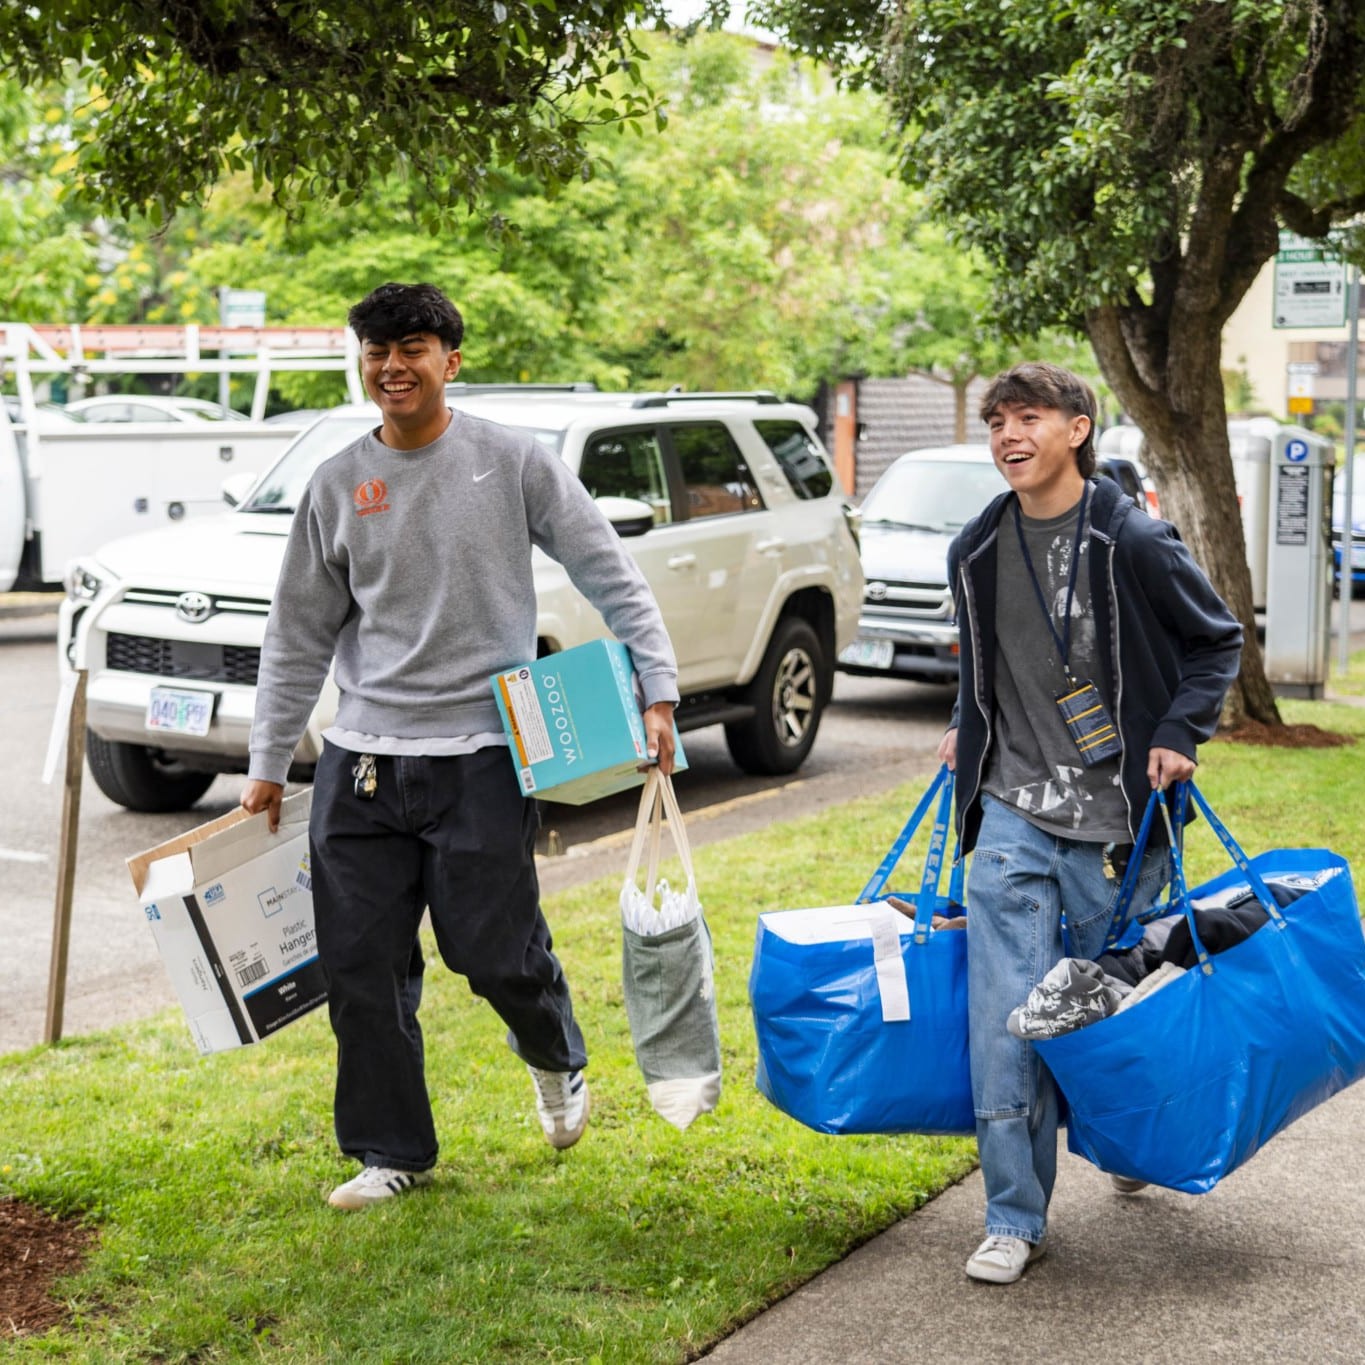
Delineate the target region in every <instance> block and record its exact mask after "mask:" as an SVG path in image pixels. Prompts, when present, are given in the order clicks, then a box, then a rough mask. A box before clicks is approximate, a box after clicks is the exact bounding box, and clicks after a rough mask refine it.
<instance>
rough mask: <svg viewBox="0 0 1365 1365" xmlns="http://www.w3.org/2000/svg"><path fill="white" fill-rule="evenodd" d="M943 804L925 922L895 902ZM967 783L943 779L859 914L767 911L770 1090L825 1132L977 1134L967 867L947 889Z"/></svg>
mask: <svg viewBox="0 0 1365 1365" xmlns="http://www.w3.org/2000/svg"><path fill="white" fill-rule="evenodd" d="M936 795H937V796H938V799H939V800H938V810H937V813H936V815H935V819H934V824H933V827H932V833H931V837H930V842H929V850H928V853H927V854H926V857H925V865H924V872H923V876H922V878H921V880H920V889H919V893H918V895H903V896H902V895H898V896H897V899H900V900H904V901H906V902H909V903H911V904H913V906H914V919H913V920H911V919H910V918H909V917H907V916H906V915H905V914H903V913H902V912H900V911H898V910H896V909H894V908H893V907H891V906H889V905H888V904H887V903H886V896H887V895H889V894H891V893H886V892H884V888H885V886H886V884H887V882H888V881H889V880H890V877H891V874H892V872H893V871H894V870H895V867H896V864H897V863H898V862H899V860H900V858H901V855H902V854H903V853H904V852H905V849H906V847H907V846H908V845H909V843H910V840H911V839H912V838H913V837H914V835H915V832H916V831H917V830H918V828H919V827H920V824H921V822H922V821H923V820H924V818H925V816H926V814H927V812H928V810H929V807H930V805H931V804H932V803H933V800H934V797H935V796H936ZM952 797H953V778H952V774H951V773H949V771H948V769H947V768H946V767H943V768H941V769H940V770H939V772H938V774H937V776H936V777H935V778H934V780H933V782H932V783H931V784H930V786H929V789H928V790H927V791H926V792H925V793H924V796H923V797H922V798H921V799H920V802H919V804H918V805H917V806H916V807H915V810H914V812H913V813H912V814H911V816H910V819H909V820H908V821H907V822H906V824H905V828H904V829H903V830H902V831H901V833H900V835H899V836H898V837H897V839H896V841H895V843H893V844H892V846H891V848H890V850H889V851H888V853H887V855H886V857H885V858H884V859H883V860H882V863H881V865H880V866H879V867H878V868H877V870H876V872H875V873H874V874H873V876H872V879H871V881H869V882H868V884H867V885H866V886H865V887H864V888H863V890H862V893H861V894H860V895H859V897H858V900H857V902H856V903H855V904H854V905H851V906H826V907H824V908H821V909H812V910H783V911H774V912H771V913H768V914H763V915H760V916H759V920H758V934H757V939H756V941H755V944H754V961H753V968H752V970H751V972H750V974H749V1000H750V1004H751V1005H752V1007H753V1017H754V1031H755V1033H756V1034H757V1036H758V1073H757V1077H756V1080H757V1084H758V1088H759V1090H760V1091H761V1092H762V1093H763V1094H764V1095H765V1096H766V1097H767V1098H768V1099H769V1100H771V1101H772V1103H773V1104H775V1105H776V1106H777V1107H778V1108H779V1109H780V1110H782V1112H783V1113H785V1114H789V1115H790V1116H791V1117H792V1118H794V1119H798V1120H799V1121H800V1122H802V1123H804V1124H805V1125H806V1126H807V1127H809V1128H814V1129H815V1130H816V1131H817V1132H821V1133H974V1132H975V1131H976V1120H975V1118H974V1116H973V1112H972V1086H971V1073H970V1071H969V1069H968V1060H967V935H966V933H964V932H963V931H962V930H961V929H939V930H934V929H933V928H932V927H931V923H930V922H931V920H932V917H933V916H934V915H935V914H948V915H950V916H955V915H960V914H962V913H963V911H962V870H961V866H960V864H959V863H958V861H957V860H956V859H954V866H953V872H952V876H951V877H950V879H949V888H948V895H947V897H946V898H945V897H942V896H940V895H939V892H938V884H939V880H940V878H941V875H942V870H943V852H944V848H945V847H946V845H947V840H948V821H949V818H950V813H951V808H952Z"/></svg>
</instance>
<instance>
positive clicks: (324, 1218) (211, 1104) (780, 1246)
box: [0, 703, 1365, 1365]
mask: <svg viewBox="0 0 1365 1365" xmlns="http://www.w3.org/2000/svg"><path fill="white" fill-rule="evenodd" d="M1284 711H1285V718H1286V719H1287V720H1290V721H1295V722H1312V723H1314V724H1317V725H1320V726H1322V727H1324V728H1327V729H1333V730H1340V731H1349V732H1350V733H1353V734H1356V735H1362V734H1365V708H1359V707H1351V706H1346V705H1331V704H1325V703H1290V704H1287V705H1286V706H1285V707H1284ZM1203 760H1204V761H1203V765H1202V767H1201V770H1200V779H1201V783H1202V785H1203V787H1204V790H1205V792H1206V795H1207V796H1208V797H1209V799H1210V800H1211V801H1212V803H1213V804H1214V807H1215V809H1217V810H1218V811H1219V812H1220V814H1221V815H1222V816H1223V817H1224V818H1225V820H1226V821H1227V823H1228V825H1229V827H1230V828H1231V829H1232V831H1233V833H1234V834H1236V835H1237V836H1238V837H1239V838H1240V839H1241V840H1242V842H1243V843H1244V844H1245V845H1246V846H1247V848H1248V850H1249V851H1252V852H1254V851H1256V850H1257V849H1259V848H1262V847H1266V846H1270V845H1274V844H1279V843H1283V844H1295V843H1307V844H1319V843H1321V844H1329V845H1331V846H1332V847H1333V848H1335V849H1336V850H1337V851H1338V852H1340V853H1342V854H1344V855H1346V856H1347V857H1348V858H1350V859H1351V860H1352V861H1353V862H1354V863H1355V864H1356V865H1357V866H1365V861H1362V859H1365V783H1363V782H1362V781H1361V772H1362V766H1363V765H1362V750H1361V748H1360V747H1359V746H1352V747H1347V748H1340V749H1329V750H1289V749H1278V748H1276V749H1262V748H1253V747H1250V746H1245V745H1240V744H1230V743H1225V742H1217V743H1214V744H1211V745H1209V746H1208V747H1207V748H1206V750H1205V751H1204V754H1203ZM930 775H931V774H930V772H928V771H927V770H926V771H924V772H919V773H914V772H907V773H906V784H905V786H903V787H902V788H901V789H900V790H898V791H897V792H895V793H893V794H892V795H891V796H890V797H887V798H878V799H875V800H874V799H866V800H861V801H855V802H853V803H851V804H849V805H846V806H842V807H838V808H835V809H832V810H829V811H826V812H824V813H822V814H821V815H819V816H816V817H810V818H806V819H803V820H800V821H796V822H794V823H792V824H788V825H774V826H772V827H770V828H769V829H767V830H765V831H764V832H762V833H761V834H756V835H748V836H744V837H742V838H739V839H735V840H732V841H729V842H727V843H721V844H714V845H710V846H708V847H706V848H702V849H700V850H698V851H697V854H696V862H697V872H698V880H699V884H700V887H701V891H702V899H703V902H704V904H705V906H706V910H707V915H708V918H709V920H710V923H711V927H712V931H713V934H714V937H715V947H716V961H717V973H716V983H717V998H718V1003H719V1007H720V1011H721V1026H722V1031H723V1039H724V1044H725V1065H726V1090H725V1094H724V1096H723V1098H722V1101H721V1105H720V1108H719V1109H718V1110H717V1112H716V1113H715V1114H714V1115H712V1116H709V1117H706V1118H703V1119H700V1120H699V1121H698V1122H697V1123H696V1124H695V1125H694V1126H693V1127H692V1129H691V1130H690V1131H689V1132H688V1133H686V1134H680V1133H677V1132H676V1131H674V1130H673V1129H672V1128H671V1127H669V1126H668V1125H667V1124H666V1123H664V1122H663V1120H662V1119H659V1118H658V1117H656V1116H655V1115H654V1114H653V1112H652V1111H651V1110H650V1108H649V1105H648V1100H647V1097H646V1094H645V1089H644V1084H643V1081H642V1080H641V1078H640V1076H639V1074H638V1072H637V1071H636V1069H635V1066H634V1060H633V1056H632V1053H631V1049H630V1041H629V1036H628V1033H627V1030H626V1023H625V1013H624V1010H623V1008H622V1000H621V985H620V958H619V953H620V946H619V929H618V916H617V909H616V893H617V890H618V885H617V882H616V881H615V880H609V881H602V882H598V883H596V884H594V885H592V886H588V887H583V888H580V889H578V890H575V891H573V892H570V893H567V894H564V895H561V896H557V897H555V898H553V899H552V900H550V901H548V902H547V907H546V908H547V913H548V915H549V918H550V921H551V924H552V925H553V927H554V930H555V935H556V948H557V951H558V952H559V953H560V956H561V957H562V959H563V961H564V964H565V968H566V971H567V973H568V976H569V980H570V982H571V983H572V985H573V988H574V992H575V998H576V1002H577V1006H578V1010H579V1014H580V1019H581V1022H582V1025H583V1029H584V1032H585V1034H586V1035H587V1038H588V1043H589V1050H590V1053H591V1055H592V1066H591V1070H590V1076H591V1082H592V1092H593V1121H592V1124H591V1126H590V1128H589V1130H588V1134H587V1136H586V1137H585V1138H584V1140H583V1141H582V1142H581V1143H580V1144H579V1145H578V1146H577V1147H575V1148H574V1149H572V1150H571V1151H569V1152H566V1153H562V1154H561V1153H556V1152H555V1151H553V1150H552V1149H551V1148H550V1147H549V1146H548V1145H547V1144H546V1143H545V1142H544V1140H543V1138H542V1136H541V1133H540V1129H539V1125H538V1123H537V1121H536V1118H535V1115H534V1111H533V1106H532V1098H531V1087H530V1082H529V1080H528V1078H527V1077H526V1074H525V1071H524V1069H523V1068H522V1067H521V1065H520V1064H519V1063H517V1062H516V1061H515V1060H514V1059H513V1057H512V1056H511V1054H510V1053H509V1052H508V1051H507V1050H506V1048H505V1046H504V1045H503V1043H502V1040H501V1033H502V1030H501V1026H500V1025H499V1024H498V1021H497V1020H496V1019H495V1018H494V1016H493V1015H492V1012H491V1011H490V1010H489V1009H488V1008H487V1007H486V1006H485V1005H483V1004H482V1003H481V1002H479V1001H476V1000H474V999H473V998H472V997H471V996H470V995H469V993H468V990H467V989H466V988H465V986H464V984H463V982H462V981H460V980H459V979H457V978H454V977H452V976H450V975H449V974H448V973H447V972H446V971H445V970H444V969H443V968H441V967H440V966H439V965H435V964H433V966H432V967H431V970H430V971H429V972H428V977H427V983H428V984H427V992H426V1000H425V1003H424V1006H423V1021H424V1024H425V1028H426V1039H427V1073H428V1077H429V1080H430V1083H431V1088H432V1094H433V1102H434V1105H435V1109H436V1118H437V1126H438V1131H439V1132H440V1134H441V1138H442V1153H441V1159H440V1162H439V1164H438V1166H437V1169H436V1183H435V1186H434V1187H433V1188H432V1189H430V1190H427V1191H421V1192H418V1193H415V1194H413V1195H410V1196H405V1197H404V1198H402V1199H398V1200H394V1201H393V1202H392V1203H391V1204H389V1205H382V1206H379V1207H376V1208H374V1209H371V1210H369V1211H367V1212H365V1213H363V1214H359V1215H355V1214H352V1215H347V1214H342V1213H339V1212H337V1211H336V1210H333V1209H330V1208H328V1207H327V1206H326V1204H325V1202H324V1198H325V1195H326V1193H327V1191H328V1190H329V1189H330V1188H331V1186H332V1185H333V1184H335V1183H336V1182H337V1181H338V1180H340V1179H344V1178H346V1177H347V1176H348V1175H349V1174H351V1173H352V1172H353V1170H354V1167H353V1166H351V1165H350V1164H348V1163H346V1162H344V1161H343V1160H342V1159H341V1158H340V1157H339V1156H338V1155H337V1153H336V1151H335V1148H334V1144H333V1140H332V1135H331V1122H330V1098H331V1081H332V1040H331V1035H330V1033H329V1031H328V1029H327V1025H326V1020H325V1017H324V1015H323V1014H322V1013H321V1012H315V1013H314V1014H313V1015H311V1016H309V1017H308V1018H306V1019H304V1020H302V1021H301V1022H299V1023H298V1024H295V1025H293V1026H291V1027H290V1028H288V1029H286V1030H285V1031H284V1032H283V1033H282V1034H280V1035H278V1036H277V1037H275V1038H273V1039H271V1040H270V1041H269V1042H267V1043H264V1044H261V1045H258V1046H256V1047H252V1048H247V1049H242V1050H239V1051H235V1052H231V1053H226V1054H220V1055H218V1056H215V1057H209V1058H200V1057H198V1055H197V1054H196V1053H195V1051H194V1048H193V1046H192V1045H191V1043H190V1041H189V1036H188V1032H187V1030H186V1028H185V1026H184V1024H183V1021H182V1020H181V1018H180V1016H179V1014H178V1012H176V1013H168V1014H165V1015H163V1016H161V1017H159V1018H157V1019H155V1020H152V1021H150V1022H148V1023H144V1024H140V1025H137V1026H134V1027H126V1028H120V1029H119V1030H117V1031H115V1032H111V1033H107V1034H103V1035H96V1036H91V1037H86V1038H80V1039H75V1040H72V1041H69V1042H66V1043H63V1044H60V1045H58V1046H56V1047H53V1048H46V1049H35V1050H32V1051H29V1052H25V1053H18V1054H11V1055H9V1056H6V1057H2V1058H0V1115H2V1116H3V1117H0V1194H13V1195H17V1196H20V1197H22V1198H25V1199H28V1200H31V1201H33V1202H35V1203H37V1204H40V1205H42V1206H44V1207H46V1208H48V1209H51V1210H53V1211H54V1212H61V1213H78V1214H81V1215H83V1216H84V1217H85V1218H87V1219H88V1220H89V1222H90V1223H91V1225H92V1226H94V1227H95V1228H97V1229H98V1232H99V1241H98V1244H97V1247H96V1249H95V1251H94V1254H93V1255H92V1257H91V1259H90V1262H89V1264H88V1266H87V1268H86V1270H85V1271H84V1272H83V1273H82V1274H80V1275H79V1276H77V1277H75V1278H73V1279H71V1280H68V1281H67V1282H65V1283H64V1285H63V1287H62V1291H63V1293H64V1295H65V1296H66V1297H67V1298H68V1300H69V1302H70V1304H71V1305H72V1307H73V1309H74V1311H75V1317H74V1320H73V1321H72V1322H71V1323H70V1324H68V1325H67V1326H64V1327H63V1328H61V1329H59V1330H53V1331H51V1332H48V1333H46V1334H43V1335H41V1336H32V1337H28V1338H23V1339H18V1340H11V1341H9V1342H8V1343H7V1347H6V1349H7V1353H8V1356H9V1358H12V1359H15V1360H24V1361H29V1360H38V1359H43V1360H47V1359H59V1360H69V1361H91V1362H110V1361H123V1360H128V1361H134V1360H136V1361H157V1362H163V1361H164V1362H174V1361H185V1362H188V1361H194V1362H216V1361H237V1360H258V1359H270V1360H293V1361H347V1362H351V1361H364V1362H369V1361H395V1362H399V1361H401V1362H419V1361H431V1362H452V1361H471V1362H472V1361H478V1362H521V1361H537V1362H544V1361H551V1362H569V1361H603V1362H608V1361H612V1362H631V1365H634V1363H635V1362H651V1361H660V1362H663V1361H683V1360H686V1359H688V1358H690V1357H692V1356H694V1355H695V1354H697V1353H698V1352H699V1351H700V1350H701V1349H703V1348H704V1347H705V1346H707V1345H708V1344H709V1343H711V1342H713V1341H714V1340H716V1339H717V1338H718V1337H719V1336H721V1335H723V1334H725V1333H726V1332H727V1331H729V1330H731V1329H732V1328H733V1327H734V1326H735V1325H736V1324H737V1323H739V1322H741V1321H743V1320H745V1319H747V1318H749V1317H751V1316H752V1315H753V1314H755V1313H756V1312H758V1311H759V1310H760V1309H761V1308H763V1307H764V1306H765V1305H767V1304H769V1303H771V1302H772V1301H774V1300H775V1299H776V1298H778V1297H780V1296H781V1295H783V1294H785V1293H787V1292H788V1291H789V1290H791V1289H792V1288H793V1287H794V1286H795V1285H797V1284H799V1283H800V1282H801V1281H803V1280H805V1279H807V1278H809V1277H810V1276H811V1275H812V1274H814V1273H815V1272H817V1271H818V1270H820V1269H821V1268H822V1267H824V1266H826V1265H828V1264H830V1263H831V1262H833V1261H834V1260H837V1259H838V1258H839V1257H841V1256H843V1255H845V1254H846V1253H847V1252H848V1251H849V1250H850V1249H851V1248H853V1247H854V1246H856V1245H858V1244H859V1243H860V1242H862V1241H864V1240H866V1239H867V1238H868V1237H870V1236H872V1235H874V1234H875V1233H876V1232H878V1231H880V1230H881V1229H883V1228H885V1227H886V1226H888V1225H889V1224H890V1223H891V1222H893V1221H894V1220H896V1219H898V1218H900V1217H902V1216H903V1215H905V1214H906V1213H908V1212H910V1211H911V1210H913V1209H915V1208H916V1207H918V1206H919V1205H920V1204H922V1203H923V1202H924V1201H925V1200H926V1199H928V1198H930V1197H932V1196H933V1195H934V1194H936V1193H937V1192H939V1191H940V1190H941V1189H943V1188H944V1187H945V1186H946V1185H948V1184H950V1183H952V1182H953V1181H955V1180H957V1179H959V1178H960V1177H961V1176H962V1175H963V1174H965V1173H966V1172H967V1171H968V1170H970V1169H971V1167H972V1164H973V1161H974V1146H973V1144H972V1143H971V1142H970V1141H963V1140H950V1139H937V1138H909V1137H907V1138H889V1137H888V1138H833V1137H826V1136H822V1135H820V1134H816V1133H813V1132H810V1131H808V1130H806V1129H804V1128H802V1127H801V1126H800V1125H798V1124H796V1123H794V1122H793V1121H791V1120H789V1119H787V1118H785V1117H784V1116H783V1115H781V1114H779V1113H777V1112H776V1111H775V1110H773V1109H772V1108H771V1107H770V1106H768V1105H767V1104H766V1103H765V1102H764V1101H763V1100H762V1098H761V1097H760V1096H759V1095H758V1094H757V1092H756V1091H755V1090H754V1087H753V1071H754V1060H755V1056H754V1043H753V1032H752V1028H751V1025H750V1021H749V1014H748V1005H747V996H746V983H747V975H748V970H749V963H750V955H751V950H752V945H753V936H754V927H755V916H756V915H757V914H758V913H759V912H760V911H762V910H765V909H778V908H784V907H792V906H802V905H821V904H837V903H841V902H845V901H848V900H851V899H852V898H853V896H854V895H856V893H857V891H858V890H859V889H860V887H861V885H862V883H863V882H864V880H865V879H866V877H867V876H868V875H869V874H870V872H871V870H872V868H873V867H874V866H875V865H876V864H877V862H878V861H879V859H880V857H881V855H882V853H883V852H884V851H885V849H886V847H887V846H888V845H889V844H890V842H891V840H892V838H893V837H894V835H895V834H896V832H897V830H898V828H899V826H900V823H901V821H902V820H903V818H904V816H905V814H906V813H907V812H908V810H909V808H910V805H911V803H912V802H913V801H914V799H915V798H916V797H917V796H918V794H919V792H920V790H922V788H923V786H924V784H925V782H926V781H927V779H928V778H929V776H930ZM622 860H623V862H624V852H623V854H622ZM912 860H913V854H912V857H911V860H908V861H907V864H906V866H907V868H909V867H911V864H912ZM1225 866H1226V860H1225V859H1224V858H1223V857H1222V856H1220V854H1219V852H1218V850H1217V848H1216V847H1215V846H1214V844H1213V840H1212V838H1211V836H1209V835H1208V831H1207V828H1206V827H1205V826H1204V825H1202V824H1201V825H1199V826H1198V827H1196V830H1195V831H1194V832H1193V833H1192V834H1191V838H1190V847H1189V857H1188V867H1189V874H1190V877H1191V880H1192V882H1196V881H1198V880H1199V879H1202V878H1205V877H1207V876H1210V875H1212V874H1214V873H1215V872H1218V871H1221V870H1222V869H1223V868H1224V867H1225ZM898 880H899V881H900V883H901V884H902V885H905V886H909V885H913V882H914V880H915V878H914V876H913V874H911V875H908V876H907V877H905V878H903V879H898ZM131 922H132V921H131V920H130V923H131ZM428 946H430V945H428ZM428 956H429V957H433V956H434V950H433V951H431V952H429V954H428Z"/></svg>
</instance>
